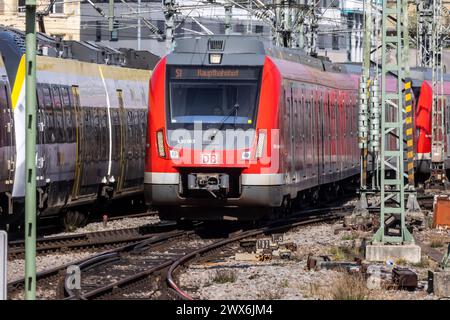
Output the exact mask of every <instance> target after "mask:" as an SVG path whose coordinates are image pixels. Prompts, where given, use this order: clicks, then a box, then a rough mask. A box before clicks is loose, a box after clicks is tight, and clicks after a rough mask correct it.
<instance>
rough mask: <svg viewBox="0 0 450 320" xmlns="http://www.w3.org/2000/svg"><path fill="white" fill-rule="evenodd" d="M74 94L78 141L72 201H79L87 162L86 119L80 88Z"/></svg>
mask: <svg viewBox="0 0 450 320" xmlns="http://www.w3.org/2000/svg"><path fill="white" fill-rule="evenodd" d="M71 91H72V92H71V93H72V106H73V110H74V113H75V117H74V119H75V141H76V156H75V177H74V181H73V188H72V199H77V198H78V197H80V196H81V195H82V193H81V183H82V181H81V180H82V179H81V178H82V176H83V169H84V168H83V164H84V161H85V155H84V153H85V151H86V150H85V149H84V148H83V142H84V135H85V129H86V126H85V119H84V116H85V115H84V114H83V110H82V108H81V104H80V92H79V87H78V86H72V87H71Z"/></svg>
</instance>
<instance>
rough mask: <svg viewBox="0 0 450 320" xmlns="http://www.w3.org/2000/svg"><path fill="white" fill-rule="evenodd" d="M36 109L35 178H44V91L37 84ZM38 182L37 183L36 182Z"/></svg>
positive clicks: (40, 179)
mask: <svg viewBox="0 0 450 320" xmlns="http://www.w3.org/2000/svg"><path fill="white" fill-rule="evenodd" d="M37 102H38V103H37V107H38V108H37V111H36V115H37V118H36V123H37V130H36V152H37V161H36V180H37V181H43V180H44V159H45V158H44V139H45V137H44V135H45V129H46V128H45V121H46V120H45V103H44V91H43V87H42V85H40V84H38V85H37ZM38 184H39V183H38Z"/></svg>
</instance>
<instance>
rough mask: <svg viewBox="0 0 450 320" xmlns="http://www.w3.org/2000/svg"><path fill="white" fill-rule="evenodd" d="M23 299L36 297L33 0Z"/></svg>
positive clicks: (30, 5)
mask: <svg viewBox="0 0 450 320" xmlns="http://www.w3.org/2000/svg"><path fill="white" fill-rule="evenodd" d="M25 5H26V31H25V32H26V37H25V43H26V52H25V59H26V78H25V110H26V132H25V133H26V135H25V166H26V179H27V180H26V188H25V299H27V300H35V299H36V0H26V3H25Z"/></svg>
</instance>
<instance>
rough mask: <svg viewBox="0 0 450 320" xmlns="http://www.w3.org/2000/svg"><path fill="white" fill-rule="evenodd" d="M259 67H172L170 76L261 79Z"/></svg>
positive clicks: (172, 77)
mask: <svg viewBox="0 0 450 320" xmlns="http://www.w3.org/2000/svg"><path fill="white" fill-rule="evenodd" d="M259 71H260V69H259V68H211V67H209V68H192V67H172V68H170V78H171V79H175V80H180V79H197V80H198V79H239V80H256V79H259Z"/></svg>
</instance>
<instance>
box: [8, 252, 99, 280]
mask: <svg viewBox="0 0 450 320" xmlns="http://www.w3.org/2000/svg"><path fill="white" fill-rule="evenodd" d="M94 254H96V252H94V251H92V250H91V251H86V252H70V253H66V254H62V253H51V254H47V255H43V256H38V257H36V269H37V272H41V271H44V270H48V269H53V268H56V267H59V266H61V265H64V264H66V263H70V262H75V261H78V260H81V259H84V258H86V257H89V256H91V255H94ZM24 272H25V260H23V259H16V260H12V261H8V282H11V281H15V280H18V279H21V278H23V276H24Z"/></svg>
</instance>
